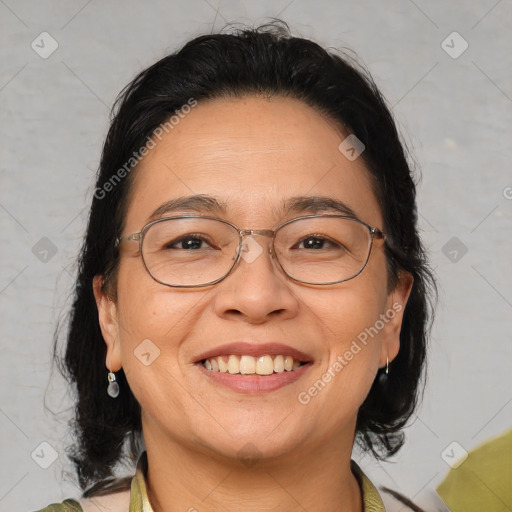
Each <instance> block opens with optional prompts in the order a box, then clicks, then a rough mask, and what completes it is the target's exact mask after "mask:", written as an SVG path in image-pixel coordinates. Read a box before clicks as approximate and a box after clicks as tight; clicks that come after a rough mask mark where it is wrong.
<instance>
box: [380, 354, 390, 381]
mask: <svg viewBox="0 0 512 512" xmlns="http://www.w3.org/2000/svg"><path fill="white" fill-rule="evenodd" d="M378 379H379V384H380V385H381V386H383V387H386V386H387V384H388V381H389V357H386V369H385V370H384V371H381V372H379V377H378Z"/></svg>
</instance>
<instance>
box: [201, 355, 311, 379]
mask: <svg viewBox="0 0 512 512" xmlns="http://www.w3.org/2000/svg"><path fill="white" fill-rule="evenodd" d="M199 364H201V365H202V366H203V367H204V368H206V369H207V370H208V371H211V372H218V373H229V374H230V375H246V376H257V375H259V376H267V375H272V374H275V373H283V372H294V371H296V370H298V369H299V368H301V367H302V366H304V365H306V364H308V362H306V361H299V360H297V359H294V358H293V357H291V356H285V355H282V354H275V355H270V354H266V355H263V356H260V357H253V356H250V355H247V354H244V355H241V356H239V355H236V354H225V355H221V356H217V357H209V358H206V359H202V360H201V361H199Z"/></svg>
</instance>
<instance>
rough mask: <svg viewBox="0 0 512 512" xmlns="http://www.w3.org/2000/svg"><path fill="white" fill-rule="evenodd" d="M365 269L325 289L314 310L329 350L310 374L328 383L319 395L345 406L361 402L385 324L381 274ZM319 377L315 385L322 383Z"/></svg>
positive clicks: (375, 363)
mask: <svg viewBox="0 0 512 512" xmlns="http://www.w3.org/2000/svg"><path fill="white" fill-rule="evenodd" d="M366 270H370V268H368V269H365V271H364V272H363V273H362V274H360V275H359V276H358V277H356V278H355V279H353V280H351V281H347V282H346V283H344V284H343V285H342V286H341V287H340V288H338V289H336V290H332V291H327V290H326V291H325V294H324V295H323V296H322V299H321V301H318V300H317V301H316V309H315V310H314V311H315V316H316V318H317V320H318V322H319V327H320V328H321V330H322V337H323V339H324V343H325V345H326V347H325V348H326V349H327V351H328V354H329V355H328V360H327V361H325V362H323V363H322V365H321V368H319V374H317V375H316V377H317V378H319V379H320V380H321V381H322V383H324V384H325V388H328V389H329V391H328V392H327V393H324V398H325V399H326V400H327V399H328V400H329V401H330V400H333V402H332V403H339V404H343V408H347V409H348V410H356V409H357V408H358V407H359V406H360V405H361V403H362V402H363V401H364V399H365V398H366V396H367V394H368V392H369V390H370V387H371V385H372V383H373V381H374V379H375V374H376V371H377V369H378V365H379V358H380V352H381V334H382V330H383V327H384V326H385V324H384V323H383V322H382V320H381V315H382V314H384V313H385V308H386V298H387V295H386V287H385V285H386V280H385V274H384V278H383V275H382V273H380V277H379V273H377V276H376V275H375V274H374V273H373V272H372V271H369V272H367V273H365V272H366ZM317 297H318V296H317ZM310 303H311V304H313V303H315V302H310ZM316 382H317V383H318V381H316ZM322 383H318V386H317V387H318V388H321V389H323V388H322V386H323V384H322ZM313 393H314V391H313ZM327 397H328V398H327ZM329 410H330V409H329Z"/></svg>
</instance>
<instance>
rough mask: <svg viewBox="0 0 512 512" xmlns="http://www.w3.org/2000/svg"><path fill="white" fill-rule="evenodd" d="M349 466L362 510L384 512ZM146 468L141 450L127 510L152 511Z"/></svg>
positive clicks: (360, 474) (364, 480)
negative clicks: (356, 484) (147, 487)
mask: <svg viewBox="0 0 512 512" xmlns="http://www.w3.org/2000/svg"><path fill="white" fill-rule="evenodd" d="M350 468H351V470H352V473H354V475H355V477H356V478H357V481H358V483H359V487H360V488H361V492H362V495H363V511H364V512H386V509H385V508H384V504H383V503H382V499H381V497H380V495H379V492H378V491H377V489H376V488H375V486H374V485H373V484H372V482H371V481H370V479H369V478H368V477H367V476H366V475H365V474H364V473H363V470H362V469H361V468H360V467H359V466H358V465H357V464H356V463H355V462H354V461H353V460H351V461H350ZM147 470H148V457H147V452H143V453H142V455H141V456H140V457H139V460H138V462H137V470H136V472H135V476H134V477H133V478H132V484H131V492H130V508H129V512H153V508H152V507H151V504H150V503H149V498H148V493H147V489H146V475H147Z"/></svg>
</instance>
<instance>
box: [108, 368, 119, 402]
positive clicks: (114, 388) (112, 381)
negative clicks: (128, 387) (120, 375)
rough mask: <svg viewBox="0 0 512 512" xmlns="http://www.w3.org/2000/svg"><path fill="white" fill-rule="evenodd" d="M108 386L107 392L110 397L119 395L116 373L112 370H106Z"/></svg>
mask: <svg viewBox="0 0 512 512" xmlns="http://www.w3.org/2000/svg"><path fill="white" fill-rule="evenodd" d="M107 379H108V386H107V393H108V396H110V397H112V398H117V397H118V396H119V384H118V383H117V382H116V374H115V373H114V372H113V371H112V370H110V369H109V370H108V375H107Z"/></svg>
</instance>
